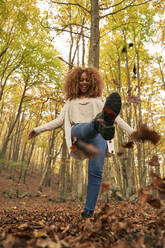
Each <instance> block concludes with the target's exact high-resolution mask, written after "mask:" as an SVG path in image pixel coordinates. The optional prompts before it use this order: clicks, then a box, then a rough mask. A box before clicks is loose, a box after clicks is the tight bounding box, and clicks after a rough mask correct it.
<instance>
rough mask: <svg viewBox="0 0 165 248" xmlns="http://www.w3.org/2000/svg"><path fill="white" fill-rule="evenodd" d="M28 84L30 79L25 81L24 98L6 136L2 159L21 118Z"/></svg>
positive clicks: (1, 153) (0, 153)
mask: <svg viewBox="0 0 165 248" xmlns="http://www.w3.org/2000/svg"><path fill="white" fill-rule="evenodd" d="M27 84H28V78H27V79H26V80H25V85H24V90H23V94H22V97H21V100H20V104H19V107H18V112H17V115H16V117H15V120H14V122H13V123H12V125H11V127H10V128H9V130H8V133H7V135H6V138H5V140H4V142H3V146H2V149H1V151H0V158H4V157H5V153H6V149H7V145H8V143H9V140H10V136H11V134H12V132H13V130H14V128H15V125H16V123H17V121H18V119H19V117H20V114H21V109H22V104H23V99H24V96H25V92H26V89H27Z"/></svg>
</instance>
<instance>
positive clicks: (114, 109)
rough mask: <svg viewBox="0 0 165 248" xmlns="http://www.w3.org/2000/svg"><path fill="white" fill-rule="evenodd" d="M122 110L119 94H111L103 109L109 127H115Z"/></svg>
mask: <svg viewBox="0 0 165 248" xmlns="http://www.w3.org/2000/svg"><path fill="white" fill-rule="evenodd" d="M120 110H121V97H120V95H119V94H118V93H117V92H113V93H112V94H110V95H109V96H108V97H107V99H106V102H105V105H104V108H103V119H104V121H105V122H106V123H107V124H108V125H113V123H114V120H115V118H116V117H117V116H118V114H119V113H120Z"/></svg>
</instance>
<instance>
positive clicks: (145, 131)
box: [131, 124, 161, 145]
mask: <svg viewBox="0 0 165 248" xmlns="http://www.w3.org/2000/svg"><path fill="white" fill-rule="evenodd" d="M160 137H161V136H160V135H159V134H158V133H157V132H156V131H155V130H152V129H150V128H148V127H147V125H146V124H142V125H140V126H139V127H138V128H137V130H136V131H134V132H133V133H132V134H131V138H132V139H133V140H136V141H142V142H145V141H151V142H152V143H153V144H154V145H156V144H157V143H158V141H159V140H160Z"/></svg>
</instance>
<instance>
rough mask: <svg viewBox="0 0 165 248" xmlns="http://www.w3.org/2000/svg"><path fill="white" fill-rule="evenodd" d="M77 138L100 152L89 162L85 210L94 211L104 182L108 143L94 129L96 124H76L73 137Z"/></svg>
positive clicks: (72, 133)
mask: <svg viewBox="0 0 165 248" xmlns="http://www.w3.org/2000/svg"><path fill="white" fill-rule="evenodd" d="M73 136H76V137H77V138H78V139H80V140H83V141H85V142H87V143H90V144H93V145H94V146H95V147H96V148H98V149H99V150H100V154H99V155H98V156H97V157H96V158H95V159H93V160H89V161H88V186H87V195H86V203H85V210H90V211H94V209H95V206H96V202H97V198H98V194H99V190H100V185H101V181H102V171H103V165H104V158H105V155H106V150H107V142H106V140H105V139H104V138H103V137H102V136H101V134H99V133H97V131H96V130H95V128H94V122H88V123H80V124H76V125H75V126H73V127H72V129H71V137H72V139H73Z"/></svg>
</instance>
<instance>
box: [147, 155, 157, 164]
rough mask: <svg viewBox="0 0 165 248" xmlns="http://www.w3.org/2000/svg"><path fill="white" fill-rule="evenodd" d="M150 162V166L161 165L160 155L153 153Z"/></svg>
mask: <svg viewBox="0 0 165 248" xmlns="http://www.w3.org/2000/svg"><path fill="white" fill-rule="evenodd" d="M148 164H149V165H150V166H160V164H159V161H158V156H157V155H153V156H152V158H151V159H150V160H149V161H148Z"/></svg>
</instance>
